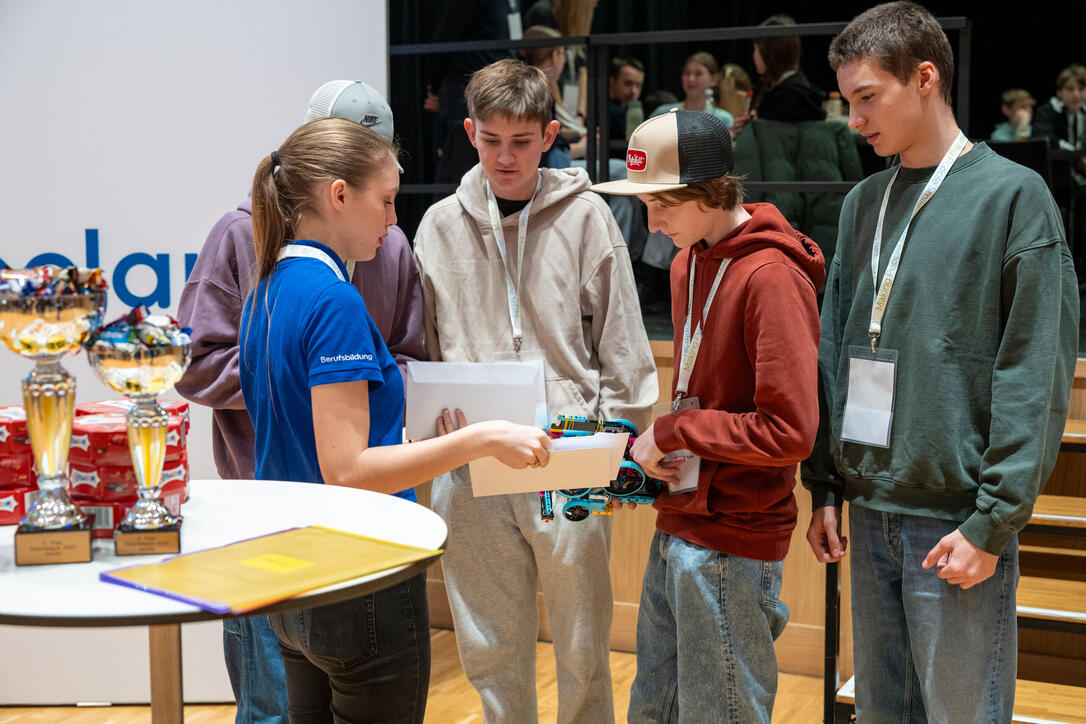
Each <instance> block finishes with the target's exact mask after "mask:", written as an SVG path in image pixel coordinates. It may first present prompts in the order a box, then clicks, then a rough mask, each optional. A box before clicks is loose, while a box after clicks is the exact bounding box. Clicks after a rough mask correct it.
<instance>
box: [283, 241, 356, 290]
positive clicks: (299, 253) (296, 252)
mask: <svg viewBox="0 0 1086 724" xmlns="http://www.w3.org/2000/svg"><path fill="white" fill-rule="evenodd" d="M291 257H306V258H308V259H316V260H317V261H321V262H324V263H325V264H326V265H327V266H328V268H329V269H331V270H332V271H334V272H335V273H336V276H337V277H339V279H340V281H343V282H345V281H347V280H346V279H345V278H344V277H343V270H342V269H340V268H339V265H338V264H336V262H335V261H333V259H332V257H330V256H328V255H327V254H325V253H324V252H323V251H321V250H320V249H318V248H316V247H315V246H306V245H305V244H284V245H283V248H282V249H280V250H279V258H278V259H277V261H282V260H283V259H289V258H291Z"/></svg>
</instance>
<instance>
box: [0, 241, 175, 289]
mask: <svg viewBox="0 0 1086 724" xmlns="http://www.w3.org/2000/svg"><path fill="white" fill-rule="evenodd" d="M83 242H84V250H85V259H86V261H85V263H83V264H82V265H81V266H85V267H90V268H93V267H98V266H101V262H100V261H99V253H98V229H86V230H85V231H84V233H83ZM43 264H56V265H57V266H76V263H75V262H74V261H72V260H71V259H69V258H68V257H66V256H64V255H63V254H58V253H56V252H51V251H47V252H43V253H41V254H38V255H36V256H34V257H33V258H31V259H30V260H29V261H27V263H26V264H25V265H24V266H28V267H31V266H42V265H43ZM195 264H196V254H191V253H189V254H185V279H188V278H189V274H191V273H192V267H193V265H195ZM6 266H10V265H9V264H8V263H7V262H6V261H5V260H3V259H0V268H2V267H6ZM135 267H145V268H147V269H150V270H151V273H152V274H153V275H154V278H155V285H154V288H153V289H152V290H151V292H150V293H149V294H144V295H138V294H134V293H132V291H130V290H129V288H128V273H129V272H130V271H131V270H132V269H133V268H135ZM105 271H106V275H107V278H109V279H111V282H112V286H113V291H114V293H115V294H116V295H117V298H118V299H120V300H121V303H122V304H124V305H126V306H129V307H135V306H138V305H140V304H146V305H147V306H149V307H151V306H157V307H162V308H163V309H167V308H168V307H169V306H170V300H171V296H170V255H169V254H155V255H153V256H152V255H151V254H148V253H147V252H142V251H137V252H133V253H131V254H127V255H125V256H123V257H121V260H120V261H119V262H117V266H115V267H114V268H113V274H112V276H110V275H109V270H108V269H107V270H105Z"/></svg>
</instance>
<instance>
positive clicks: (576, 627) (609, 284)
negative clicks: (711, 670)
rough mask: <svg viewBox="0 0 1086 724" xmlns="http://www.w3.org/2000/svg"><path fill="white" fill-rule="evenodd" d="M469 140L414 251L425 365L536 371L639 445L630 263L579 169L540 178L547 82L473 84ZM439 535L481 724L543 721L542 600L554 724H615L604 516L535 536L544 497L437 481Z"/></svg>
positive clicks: (651, 393) (483, 74) (499, 75)
mask: <svg viewBox="0 0 1086 724" xmlns="http://www.w3.org/2000/svg"><path fill="white" fill-rule="evenodd" d="M466 96H467V102H468V112H469V115H470V117H469V118H467V119H466V120H465V121H464V128H465V130H466V131H467V134H468V138H469V139H470V140H471V142H472V145H473V146H475V148H476V150H477V151H478V152H479V164H478V165H477V166H475V167H474V168H473V169H471V170H470V171H469V172H468V173H467V174H465V175H464V178H463V180H462V181H461V183H460V187H459V188H458V189H457V191H456V194H455V195H453V196H450V197H449V198H446V199H444V200H442V201H439V202H438V203H436V204H434V205H433V206H432V207H430V209H429V210H428V211H427V212H426V215H425V216H424V217H423V219H422V222H421V224H420V225H419V229H418V233H417V235H416V237H415V259H416V261H417V263H418V267H419V273H420V275H421V277H422V286H423V308H424V316H423V323H424V328H425V330H426V345H427V352H428V353H429V355H430V358H431V359H434V360H445V361H449V362H487V361H493V360H496V359H507V358H509V357H510V356H515V355H520V356H523V357H526V358H533V359H538V358H539V357H540V356H541V357H542V358H544V359H545V367H546V388H547V402H548V405H549V408H550V414H551V417H552V418H553V417H554V416H555V415H559V414H572V415H584V416H586V417H589V418H593V419H600V418H624V419H627V420H629V421H631V422H633V423H634V424H635V425H637V426H638V428H639V429H641V428H644V427H645V425H646V423H647V422H648V417H649V411H650V407H651V406H652V404H653V403H654V402H655V401H656V399H657V384H656V370H655V366H654V364H653V361H652V353H651V351H650V349H649V345H648V339H647V337H646V335H645V328H644V324H643V323H642V321H641V314H640V310H639V307H638V302H637V293H636V290H635V287H634V280H633V273H632V270H631V266H630V259H629V254H628V253H627V250H626V245H625V243H624V242H623V240H622V235H621V234H620V232H619V229H618V227H617V225H616V224H615V221H614V218H613V217H612V216H611V212H610V211H609V210H608V207H607V203H606V202H605V201H603V200H602V199H601V198H600V197H599V196H597V195H596V194H594V193H591V192H590V191H588V185H589V180H588V175H587V174H586V173H585V171H584V170H582V169H563V170H554V169H540V168H539V159H540V157H541V156H542V154H543V152H544V151H546V150H547V149H548V148H549V147H550V145H551V143H552V142H553V141H554V137H555V134H556V133H557V131H558V123H557V122H556V121H553V120H551V119H552V114H551V103H552V100H551V96H550V93H549V89H548V84H547V79H546V77H545V76H544V75H543V73H542V72H540V71H539V70H538V69H537V68H532V67H531V66H528V65H525V64H524V63H522V62H520V61H516V60H502V61H498V62H497V63H493V64H491V65H489V66H487V67H486V68H483V69H482V70H480V71H478V72H476V73H475V75H474V76H473V77H472V80H471V82H470V83H469V84H468V88H467V91H466ZM433 506H434V510H435V511H437V512H438V513H439V514H440V515H441V516H442V517H443V518H444V519H445V521H446V522H447V523H448V525H449V541H448V546H447V547H446V552H445V555H444V557H443V560H442V565H443V568H444V572H445V583H446V587H447V590H448V594H449V602H450V604H451V606H452V613H453V620H454V622H455V625H456V633H457V644H458V646H459V649H460V659H461V662H462V663H463V666H464V672H465V674H466V675H467V677H468V680H469V681H471V683H472V685H473V686H474V687H475V688H476V690H477V691H478V692H479V695H480V697H481V698H482V703H483V715H484V720H485V721H487V722H516V723H517V724H521V723H523V722H534V721H537V710H536V691H535V655H536V654H535V642H536V638H537V636H538V628H537V620H538V614H537V604H536V591H537V587H538V584H539V583H542V587H543V595H544V597H545V598H546V601H547V609H548V611H549V613H550V628H551V634H552V638H553V640H554V651H555V657H556V659H557V664H558V722H559V724H565V723H567V722H578V723H579V724H581V723H588V724H591V723H593V722H613V721H614V702H613V697H612V692H611V676H610V669H609V667H608V649H609V643H610V642H609V638H610V628H611V613H612V595H611V580H610V570H609V564H608V549H609V546H610V536H611V526H610V518H609V516H596V515H594V516H590V517H589V518H588V519H587V520H584V521H581V522H577V523H571V522H569V521H564V520H558V521H555V522H552V523H545V522H543V521H541V520H540V515H539V496H538V495H536V494H534V493H531V494H522V495H498V496H489V497H482V498H474V497H472V492H471V480H470V477H469V474H468V470H467V468H460V469H458V470H455V471H453V472H452V473H450V474H448V475H445V476H442V477H440V478H438V479H437V480H435V481H434V491H433Z"/></svg>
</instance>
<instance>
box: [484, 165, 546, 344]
mask: <svg viewBox="0 0 1086 724" xmlns="http://www.w3.org/2000/svg"><path fill="white" fill-rule="evenodd" d="M542 187H543V176H542V175H540V176H539V181H538V182H536V185H535V192H534V193H533V194H532V198H530V199H528V203H527V204H525V205H524V208H523V209H521V211H520V223H519V224H517V278H516V281H514V280H513V273H512V272H511V271H509V259H508V257H507V256H506V253H505V232H504V231H502V217H501V212H499V211H498V201H497V199H495V198H494V192H493V191H491V190H490V182H489V181H487V182H486V203H487V207H488V208H489V210H490V226H491V228H492V229H493V230H494V241H496V242H497V243H498V253H499V254H501V257H502V266H504V267H505V292H506V295H507V296H508V298H509V323H510V324H511V325H512V326H513V351H514V352H515V353H516V354H517V356H518V357H519V356H520V348H521V346H522V345H523V344H524V334H523V333H522V331H521V327H520V279H521V275H522V274H523V272H524V242H525V240H526V239H527V238H528V214H530V213H531V211H532V202H533V201H535V197H536V194H538V193H539V189H540V188H542Z"/></svg>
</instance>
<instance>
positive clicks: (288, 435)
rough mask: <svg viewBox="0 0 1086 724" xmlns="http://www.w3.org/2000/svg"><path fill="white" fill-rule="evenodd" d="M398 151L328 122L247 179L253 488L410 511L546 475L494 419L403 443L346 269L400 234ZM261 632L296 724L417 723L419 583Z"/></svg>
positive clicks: (423, 630)
mask: <svg viewBox="0 0 1086 724" xmlns="http://www.w3.org/2000/svg"><path fill="white" fill-rule="evenodd" d="M396 152H397V149H396V148H395V147H394V145H393V144H392V143H390V142H389V141H388V140H387V139H385V138H383V137H381V136H380V135H378V134H377V133H375V132H373V131H371V130H370V129H368V128H366V127H364V126H362V125H360V124H357V123H352V122H350V121H345V120H342V119H338V118H327V119H323V120H318V121H313V122H311V123H307V124H305V125H304V126H302V127H300V128H299V129H298V130H296V131H295V132H294V133H292V134H291V136H290V137H289V138H288V139H287V140H286V141H285V142H284V143H283V145H282V146H280V147H279V148H278V149H277V150H276V151H275V152H273V153H272V154H271V155H270V156H269V157H268V158H265V159H264V160H263V161H261V163H260V165H259V166H258V167H257V171H256V175H255V177H254V178H253V228H254V232H255V243H256V258H257V269H256V275H255V278H256V279H257V280H258V282H257V284H256V287H255V289H254V290H253V292H252V293H251V294H250V295H249V298H248V299H247V300H246V302H245V307H244V311H243V313H242V319H241V384H242V392H243V394H244V397H245V406H246V408H247V409H248V412H249V416H250V417H251V418H252V421H253V426H254V428H255V430H256V477H257V478H258V479H264V480H297V481H299V482H310V483H326V484H331V485H347V486H351V487H357V488H365V489H367V490H375V491H378V492H383V493H393V494H397V493H398V494H401V495H403V497H409V498H411V499H414V493H413V492H412V491H411V490H410V488H411V486H413V485H416V484H418V483H421V482H424V481H426V480H430V479H431V478H433V477H435V476H437V475H439V474H441V473H444V472H447V471H449V470H452V469H453V468H456V467H459V466H461V465H464V464H466V463H467V462H468V461H470V460H473V459H475V458H479V457H484V456H488V455H489V456H494V457H497V458H498V459H500V460H501V461H502V462H504V463H506V464H507V465H509V466H510V467H515V468H523V467H525V466H540V465H546V463H547V460H548V456H549V452H548V450H549V448H550V441H549V439H548V438H547V436H546V435H545V434H544V433H543V432H542V431H541V430H538V429H536V428H532V427H526V426H522V425H513V424H511V423H507V422H500V421H492V422H484V423H477V424H474V425H469V426H467V427H464V428H462V429H459V430H456V429H454V428H456V427H457V425H454V424H453V421H452V420H451V419H450V418H449V417H448V413H446V419H444V420H437V421H436V425H437V429H438V432H439V433H441V434H440V435H439V436H438V437H435V438H433V439H430V440H425V441H421V442H417V443H410V444H400V443H401V441H402V437H401V436H402V432H401V430H402V427H403V406H404V395H403V380H402V378H401V376H400V372H399V369H398V368H397V366H396V362H395V360H394V359H393V358H392V356H391V355H390V354H389V352H388V349H387V347H386V346H385V344H384V342H383V341H382V339H381V335H380V333H379V332H378V331H377V328H376V326H374V323H373V321H372V320H371V319H370V317H369V315H368V314H367V313H366V308H365V305H364V303H363V302H362V297H361V296H360V295H359V294H358V291H357V289H355V288H354V287H353V286H352V285H351V284H350V283H349V282H348V281H347V272H346V267H345V266H344V263H343V261H342V260H343V259H357V260H359V261H365V260H368V259H371V258H373V256H374V254H375V253H376V250H377V247H378V246H379V245H380V244H381V238H382V237H384V236H385V235H386V233H387V229H388V227H389V226H390V225H392V224H394V223H396V212H395V209H394V207H393V200H394V198H395V196H396V192H397V191H398V189H399V173H398V170H397V165H396ZM459 422H460V423H461V424H462V423H463V422H464V421H463V419H460V420H459ZM446 429H448V430H450V432H448V434H444V433H445V432H446ZM269 618H270V619H271V623H272V628H273V629H274V630H275V633H276V636H277V637H278V639H279V643H280V647H281V649H282V652H283V661H284V664H285V668H286V675H287V698H288V702H289V709H290V717H291V720H292V721H306V722H310V721H329V722H330V721H332V720H333V716H334V717H335V720H336V721H350V722H355V721H363V720H364V721H381V722H405V723H406V722H422V718H423V711H424V709H425V706H426V693H427V688H428V685H429V673H430V633H429V610H428V607H427V600H426V587H425V580H424V577H423V576H422V575H419V576H417V577H415V578H414V579H412V580H409V581H407V582H405V583H402V584H400V585H398V586H394V587H393V588H390V589H387V590H385V591H381V592H379V593H376V594H372V595H370V596H365V597H362V598H359V599H355V600H352V601H347V602H344V603H340V604H333V605H330V606H322V607H318V608H312V609H307V610H303V611H292V612H286V613H279V614H272V615H271V616H270V617H269Z"/></svg>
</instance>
